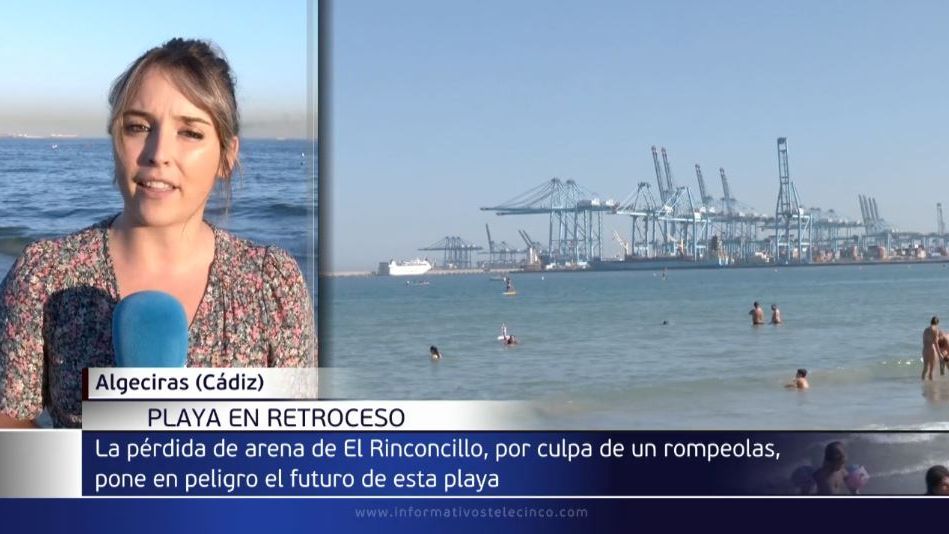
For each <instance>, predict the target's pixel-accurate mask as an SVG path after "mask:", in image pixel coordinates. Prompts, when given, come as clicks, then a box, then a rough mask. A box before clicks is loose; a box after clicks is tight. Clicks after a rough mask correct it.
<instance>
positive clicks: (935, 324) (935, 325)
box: [920, 315, 942, 380]
mask: <svg viewBox="0 0 949 534" xmlns="http://www.w3.org/2000/svg"><path fill="white" fill-rule="evenodd" d="M941 335H942V332H940V331H939V317H936V316H935V315H934V316H933V318H932V319H930V320H929V327H928V328H926V329H925V330H923V373H922V375H920V380H927V377H928V379H929V380H932V379H933V368H935V367H936V358H937V356H938V354H939V349H938V348H937V347H936V343H938V341H939V337H940V336H941Z"/></svg>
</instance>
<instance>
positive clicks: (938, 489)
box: [926, 465, 949, 496]
mask: <svg viewBox="0 0 949 534" xmlns="http://www.w3.org/2000/svg"><path fill="white" fill-rule="evenodd" d="M926 495H942V496H946V495H949V469H946V466H944V465H934V466H932V467H930V468H929V469H928V470H927V471H926Z"/></svg>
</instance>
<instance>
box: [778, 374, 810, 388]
mask: <svg viewBox="0 0 949 534" xmlns="http://www.w3.org/2000/svg"><path fill="white" fill-rule="evenodd" d="M784 387H786V388H797V389H808V388H810V387H811V385H810V384H808V383H807V369H798V370H797V374H795V375H794V380H793V381H791V382H790V383H788V384H785V385H784Z"/></svg>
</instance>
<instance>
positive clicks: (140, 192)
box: [113, 68, 237, 227]
mask: <svg viewBox="0 0 949 534" xmlns="http://www.w3.org/2000/svg"><path fill="white" fill-rule="evenodd" d="M116 126H117V127H116V128H115V129H114V130H113V132H114V133H113V135H115V136H116V140H115V143H114V144H113V146H114V147H115V156H116V157H115V174H116V181H117V183H118V185H119V189H120V190H121V191H122V197H123V199H124V201H125V214H126V216H128V217H130V219H131V221H130V222H132V223H133V224H137V225H145V226H155V227H161V226H171V225H176V224H181V223H185V222H188V221H192V220H198V221H200V220H201V219H202V217H203V215H204V206H205V204H206V203H207V199H208V196H209V195H210V193H211V189H212V188H213V187H214V180H215V179H216V177H217V176H218V174H219V171H220V167H221V148H220V146H221V145H220V141H219V139H218V136H217V133H216V131H215V129H214V126H213V123H212V121H211V116H210V115H209V114H208V113H207V112H205V111H204V110H202V109H201V108H199V107H197V106H195V105H194V104H193V103H192V102H191V101H189V100H188V99H187V98H186V97H185V96H184V95H183V94H181V92H179V91H178V89H177V87H175V85H174V84H173V83H172V82H171V81H170V80H169V78H168V74H166V72H165V71H162V70H160V69H157V68H150V69H148V70H147V71H146V72H145V75H144V77H143V78H142V83H141V85H140V86H139V88H138V91H137V92H136V94H135V95H134V97H133V98H132V99H131V100H130V101H129V103H128V105H127V106H126V109H125V112H124V113H123V114H122V116H121V117H120V118H119V120H118V124H117V125H116ZM230 152H233V154H229V155H228V157H229V158H230V157H233V156H236V152H237V139H236V138H235V139H234V140H233V141H232V143H231V150H230Z"/></svg>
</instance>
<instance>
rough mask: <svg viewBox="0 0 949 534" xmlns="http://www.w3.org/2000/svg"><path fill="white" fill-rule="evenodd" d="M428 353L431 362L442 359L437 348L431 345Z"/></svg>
mask: <svg viewBox="0 0 949 534" xmlns="http://www.w3.org/2000/svg"><path fill="white" fill-rule="evenodd" d="M428 352H429V354H431V355H432V361H435V360H441V359H442V353H441V352H438V347H436V346H435V345H432V346H431V347H429V348H428Z"/></svg>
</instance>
